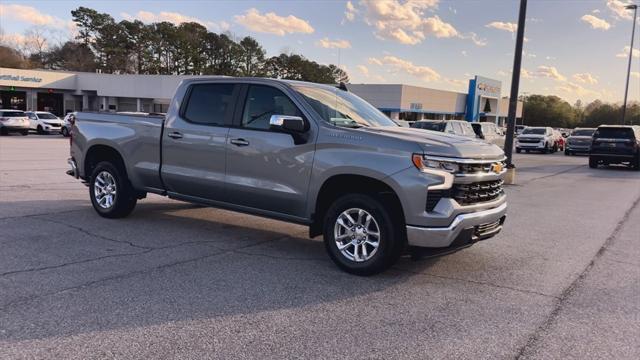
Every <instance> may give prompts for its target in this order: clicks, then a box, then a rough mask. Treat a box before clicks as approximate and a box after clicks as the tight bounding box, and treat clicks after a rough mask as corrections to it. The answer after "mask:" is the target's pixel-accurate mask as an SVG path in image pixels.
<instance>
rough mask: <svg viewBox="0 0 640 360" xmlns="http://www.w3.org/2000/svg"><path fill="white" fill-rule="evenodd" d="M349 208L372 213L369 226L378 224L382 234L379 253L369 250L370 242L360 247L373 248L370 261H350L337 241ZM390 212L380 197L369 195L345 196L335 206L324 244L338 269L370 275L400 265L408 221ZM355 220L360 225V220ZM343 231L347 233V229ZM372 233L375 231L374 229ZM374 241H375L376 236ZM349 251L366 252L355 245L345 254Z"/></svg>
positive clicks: (328, 219)
mask: <svg viewBox="0 0 640 360" xmlns="http://www.w3.org/2000/svg"><path fill="white" fill-rule="evenodd" d="M349 209H362V210H364V211H365V212H367V213H368V214H370V215H371V216H372V217H373V219H374V220H371V221H370V225H369V227H370V228H371V227H372V226H374V225H377V227H378V233H379V234H380V236H379V237H378V242H377V243H378V247H377V249H376V250H375V251H373V249H372V248H370V247H368V246H367V243H362V244H361V245H359V246H362V247H364V248H367V249H369V251H368V253H369V254H371V253H373V254H372V255H370V256H371V257H370V258H369V259H366V260H364V261H360V262H358V261H355V260H353V259H349V258H348V257H347V256H346V255H344V254H343V253H342V252H341V251H340V250H339V249H338V245H337V243H336V241H335V233H334V228H335V227H339V226H338V225H337V221H338V217H340V215H341V214H342V213H343V212H345V211H347V210H349ZM387 209H388V207H385V206H383V205H382V204H381V203H380V201H378V200H377V199H376V198H374V197H372V196H369V195H365V194H349V195H344V196H342V197H340V198H338V199H337V200H336V201H335V202H334V203H333V205H331V207H330V208H329V210H327V212H326V214H325V218H324V229H323V233H324V244H325V248H326V249H327V252H328V253H329V257H331V260H333V262H334V263H335V264H336V265H338V267H340V268H341V269H342V270H344V271H346V272H348V273H350V274H355V275H360V276H370V275H374V274H377V273H380V272H382V271H384V270H386V269H388V268H389V267H390V266H392V265H393V264H395V263H396V261H397V260H398V258H399V257H400V255H401V254H402V251H403V250H404V248H405V244H406V235H405V231H404V228H403V227H404V221H403V220H402V219H400V218H399V217H397V216H396V217H394V216H393V213H391V212H389V211H388V210H387ZM394 213H395V212H394ZM352 218H353V217H352ZM364 218H367V217H366V215H364ZM354 220H356V222H357V219H354ZM348 225H353V224H348ZM354 229H355V226H354ZM343 230H344V231H345V232H346V231H347V230H346V227H345V229H343ZM369 230H370V231H371V229H369ZM374 230H375V226H374ZM347 239H353V238H352V237H349V236H346V239H345V240H344V241H347V243H346V244H348V243H349V242H351V241H349V240H347ZM370 239H374V238H373V237H372V238H370ZM354 240H357V238H356V239H354ZM346 244H345V245H346ZM349 249H352V251H351V253H350V254H351V255H353V254H354V253H356V252H357V253H359V254H360V255H361V256H362V253H363V252H364V251H363V250H356V249H361V248H359V247H356V245H355V244H351V245H347V247H346V248H345V252H347V253H349Z"/></svg>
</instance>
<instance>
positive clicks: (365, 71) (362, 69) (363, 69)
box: [356, 65, 369, 77]
mask: <svg viewBox="0 0 640 360" xmlns="http://www.w3.org/2000/svg"><path fill="white" fill-rule="evenodd" d="M356 69H358V71H360V72H361V73H362V75H364V76H367V77H368V76H369V68H368V67H366V66H364V65H358V66H356Z"/></svg>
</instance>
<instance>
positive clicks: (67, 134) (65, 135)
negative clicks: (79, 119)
mask: <svg viewBox="0 0 640 360" xmlns="http://www.w3.org/2000/svg"><path fill="white" fill-rule="evenodd" d="M60 132H61V133H62V136H64V137H69V129H67V127H66V126H64V127H62V130H60Z"/></svg>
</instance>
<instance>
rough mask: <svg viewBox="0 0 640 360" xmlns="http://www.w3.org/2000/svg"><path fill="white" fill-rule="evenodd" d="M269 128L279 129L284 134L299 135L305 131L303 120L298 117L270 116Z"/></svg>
mask: <svg viewBox="0 0 640 360" xmlns="http://www.w3.org/2000/svg"><path fill="white" fill-rule="evenodd" d="M269 126H270V127H271V128H272V129H280V130H283V131H285V132H297V133H300V132H304V131H305V124H304V119H302V118H301V117H300V116H289V115H271V118H270V119H269Z"/></svg>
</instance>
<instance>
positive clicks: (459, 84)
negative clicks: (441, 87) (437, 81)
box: [444, 78, 469, 90]
mask: <svg viewBox="0 0 640 360" xmlns="http://www.w3.org/2000/svg"><path fill="white" fill-rule="evenodd" d="M444 81H445V82H447V83H448V84H450V85H452V86H453V87H454V88H455V89H456V90H462V89H466V88H467V87H468V86H469V81H468V80H459V79H449V78H446V79H444Z"/></svg>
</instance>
